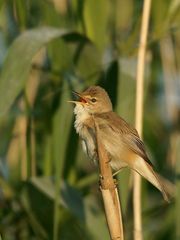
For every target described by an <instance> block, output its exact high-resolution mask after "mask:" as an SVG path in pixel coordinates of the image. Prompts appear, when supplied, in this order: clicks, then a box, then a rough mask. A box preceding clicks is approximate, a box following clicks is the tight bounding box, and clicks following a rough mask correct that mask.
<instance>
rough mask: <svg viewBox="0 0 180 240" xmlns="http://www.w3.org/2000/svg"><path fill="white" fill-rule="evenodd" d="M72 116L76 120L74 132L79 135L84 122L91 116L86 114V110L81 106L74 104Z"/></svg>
mask: <svg viewBox="0 0 180 240" xmlns="http://www.w3.org/2000/svg"><path fill="white" fill-rule="evenodd" d="M74 114H75V118H76V120H75V123H74V127H75V129H76V132H77V133H79V134H80V135H81V131H82V129H83V127H84V125H85V123H86V121H87V120H88V119H89V118H90V117H91V115H90V114H89V113H88V112H87V110H86V109H85V108H84V107H83V106H82V105H81V104H76V106H75V108H74Z"/></svg>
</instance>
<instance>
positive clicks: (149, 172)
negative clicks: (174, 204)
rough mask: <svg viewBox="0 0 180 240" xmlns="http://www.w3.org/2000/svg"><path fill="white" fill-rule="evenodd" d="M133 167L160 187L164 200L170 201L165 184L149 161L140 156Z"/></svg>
mask: <svg viewBox="0 0 180 240" xmlns="http://www.w3.org/2000/svg"><path fill="white" fill-rule="evenodd" d="M133 169H134V170H135V171H136V172H138V173H139V174H140V175H141V176H143V177H144V178H146V179H147V180H148V181H149V182H150V183H152V184H153V185H154V186H155V187H156V188H158V189H159V190H160V191H161V193H162V195H163V197H164V200H165V201H167V202H169V197H168V195H167V193H166V191H165V189H164V186H163V184H162V183H161V181H160V179H159V178H158V176H157V174H156V173H155V172H154V170H153V168H152V167H151V166H150V165H149V164H148V163H147V162H145V161H144V159H142V158H138V159H137V160H136V162H135V164H134V166H133Z"/></svg>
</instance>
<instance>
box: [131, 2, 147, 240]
mask: <svg viewBox="0 0 180 240" xmlns="http://www.w3.org/2000/svg"><path fill="white" fill-rule="evenodd" d="M150 8H151V0H144V6H143V15H142V25H141V33H140V44H139V51H138V64H137V76H136V120H135V126H136V129H137V130H138V132H139V134H140V136H142V125H143V124H142V119H143V96H144V92H143V89H144V66H145V53H146V43H147V33H148V25H149V16H150ZM133 210H134V240H142V239H143V236H142V217H141V177H140V175H138V174H137V173H135V172H134V188H133Z"/></svg>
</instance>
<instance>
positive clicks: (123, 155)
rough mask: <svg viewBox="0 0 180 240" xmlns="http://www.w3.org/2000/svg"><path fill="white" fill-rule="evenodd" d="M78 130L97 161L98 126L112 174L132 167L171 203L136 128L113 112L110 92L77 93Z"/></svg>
mask: <svg viewBox="0 0 180 240" xmlns="http://www.w3.org/2000/svg"><path fill="white" fill-rule="evenodd" d="M74 93H75V94H76V95H77V96H78V97H79V99H78V101H70V102H73V103H75V108H74V114H75V123H74V126H75V129H76V132H77V133H78V134H79V136H80V137H81V139H82V145H83V149H84V151H85V152H86V153H87V155H88V156H89V158H90V159H92V160H94V161H97V160H98V153H97V144H96V135H95V125H94V119H95V121H96V124H98V126H99V137H100V139H101V141H102V144H103V145H104V147H105V149H106V151H107V153H108V155H109V158H110V164H111V167H112V168H113V170H115V171H119V170H120V169H121V168H124V167H129V168H131V169H133V170H135V171H136V172H138V173H139V174H140V175H141V176H143V177H144V178H146V179H147V180H148V181H149V182H150V183H152V184H153V185H154V186H155V187H157V188H158V189H159V190H160V191H161V192H162V194H163V197H164V199H165V200H167V201H168V197H167V194H166V192H165V190H164V187H163V185H162V183H161V182H160V180H159V178H158V176H157V174H156V173H155V172H154V170H153V166H152V163H151V162H150V160H149V158H148V156H147V154H146V151H145V147H144V143H143V142H142V140H141V139H140V137H139V135H138V132H137V131H136V129H135V128H133V127H132V126H130V125H129V124H128V123H127V122H126V121H125V120H124V119H123V118H121V117H120V116H118V115H117V114H116V113H115V112H113V109H112V103H111V100H110V98H109V96H108V94H107V92H106V91H105V90H104V89H103V88H101V87H99V86H91V87H89V88H88V89H87V90H86V91H84V92H82V93H77V92H74Z"/></svg>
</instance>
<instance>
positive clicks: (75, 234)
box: [0, 0, 180, 240]
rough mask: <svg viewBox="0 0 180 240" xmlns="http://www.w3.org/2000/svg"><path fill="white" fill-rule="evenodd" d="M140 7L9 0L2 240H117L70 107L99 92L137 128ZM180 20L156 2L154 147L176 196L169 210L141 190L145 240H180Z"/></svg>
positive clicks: (148, 109) (4, 21) (147, 118)
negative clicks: (80, 95) (80, 96)
mask: <svg viewBox="0 0 180 240" xmlns="http://www.w3.org/2000/svg"><path fill="white" fill-rule="evenodd" d="M142 4H143V1H138V0H137V1H132V0H126V1H123V0H115V1H103V0H99V1H95V0H85V1H80V0H79V1H78V0H71V1H67V0H60V1H58V0H38V1H36V0H26V1H24V0H6V1H3V0H0V233H1V236H2V239H5V240H12V239H13V240H14V239H20V240H21V239H22V240H26V239H36V240H37V239H54V240H57V239H61V240H63V239H64V240H71V239H73V240H75V239H78V240H80V239H83V240H84V239H93V240H100V239H103V240H106V239H109V235H108V231H107V227H106V222H105V218H104V213H103V206H102V201H101V196H100V193H99V191H98V172H97V169H96V167H95V166H93V164H92V163H91V162H89V161H88V160H86V156H84V154H83V153H82V151H81V148H80V144H79V140H78V136H77V135H76V133H75V131H74V128H73V108H72V106H71V105H69V104H68V103H67V100H69V99H71V98H72V96H71V90H72V89H75V90H76V91H81V90H83V89H84V88H86V87H87V86H90V85H93V84H98V85H101V86H103V87H104V88H105V89H106V90H107V91H108V93H109V94H110V96H111V99H112V102H113V105H114V108H115V110H116V111H117V112H118V113H119V114H120V115H121V116H123V117H124V118H125V119H126V120H127V121H128V122H130V123H132V124H133V123H134V109H135V106H134V104H135V94H136V92H135V77H136V64H137V50H138V43H139V32H140V23H141V13H142ZM179 10H180V2H179V0H171V1H170V0H167V1H164V0H156V1H152V9H151V20H150V31H149V36H148V52H147V59H146V79H145V102H144V140H145V143H146V146H147V150H148V152H149V156H150V158H151V161H152V162H153V164H154V165H155V166H156V169H157V171H158V172H159V173H160V174H161V175H163V176H165V177H166V178H167V179H168V180H169V181H171V182H172V183H174V186H176V187H177V191H176V195H175V198H173V199H172V201H171V203H170V204H169V205H167V204H165V202H164V201H163V199H162V196H161V195H160V193H159V192H158V191H157V190H156V189H155V188H154V187H153V186H151V185H150V184H149V183H147V182H145V181H143V188H142V202H143V235H144V239H147V240H150V239H151V240H155V239H156V240H166V239H167V240H174V239H180V214H179V213H180V178H179V176H180V175H179V174H180V161H177V160H178V158H180V132H179V131H180V99H179V98H180V81H179V71H180V31H179V27H180V24H179V23H180V11H179ZM176 176H177V178H176ZM118 179H119V185H120V195H121V201H122V210H123V220H124V228H125V239H132V234H133V222H132V219H133V217H132V198H131V197H132V191H131V188H132V179H131V174H130V171H129V170H124V171H123V172H122V173H120V174H119V176H118ZM168 186H169V189H170V190H173V189H174V186H172V185H171V184H169V183H168Z"/></svg>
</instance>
